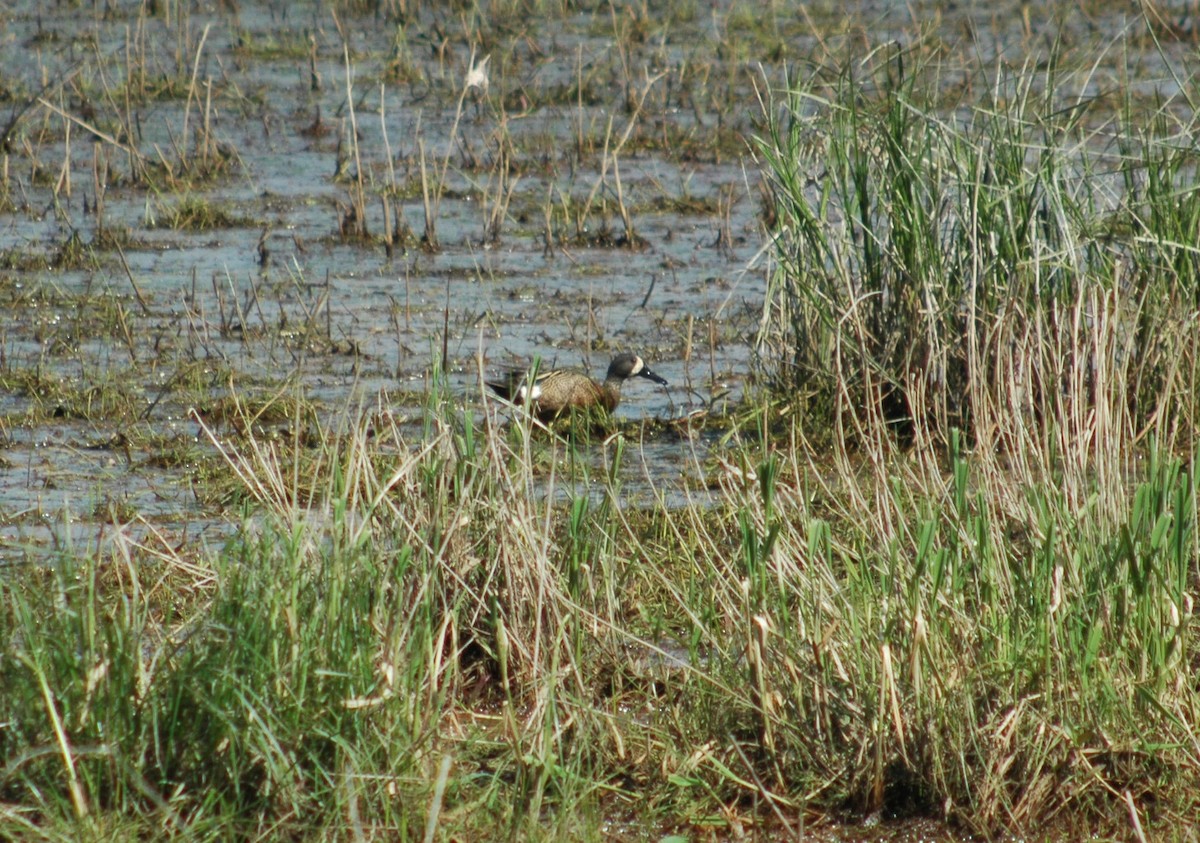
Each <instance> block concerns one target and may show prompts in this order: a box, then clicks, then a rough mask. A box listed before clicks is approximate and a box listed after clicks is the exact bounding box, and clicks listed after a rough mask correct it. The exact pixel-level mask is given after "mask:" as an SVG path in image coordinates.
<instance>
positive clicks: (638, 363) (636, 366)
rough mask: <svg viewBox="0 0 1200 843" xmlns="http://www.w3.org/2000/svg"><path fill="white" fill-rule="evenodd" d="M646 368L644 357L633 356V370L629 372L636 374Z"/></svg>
mask: <svg viewBox="0 0 1200 843" xmlns="http://www.w3.org/2000/svg"><path fill="white" fill-rule="evenodd" d="M644 368H646V364H645V363H643V362H642V358H640V357H635V358H633V371H632V372H630V373H629V374H631V375H636V374H637V373H638V372H640V371H641V370H642V369H644Z"/></svg>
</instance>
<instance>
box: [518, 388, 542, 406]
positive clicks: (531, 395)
mask: <svg viewBox="0 0 1200 843" xmlns="http://www.w3.org/2000/svg"><path fill="white" fill-rule="evenodd" d="M526 395H528V398H527V397H526ZM541 397H542V387H541V385H540V384H536V383H535V384H534V385H533V391H532V392H530V389H529V387H528V386H523V387H521V388H520V389H518V390H517V401H518V402H519V403H524V402H525V401H536V400H538V399H539V398H541Z"/></svg>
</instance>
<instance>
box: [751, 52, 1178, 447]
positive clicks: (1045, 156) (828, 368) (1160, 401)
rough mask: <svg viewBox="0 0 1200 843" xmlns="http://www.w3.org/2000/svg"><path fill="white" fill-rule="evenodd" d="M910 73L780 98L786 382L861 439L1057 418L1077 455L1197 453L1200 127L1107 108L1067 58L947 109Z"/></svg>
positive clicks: (775, 149) (769, 126) (1007, 441)
mask: <svg viewBox="0 0 1200 843" xmlns="http://www.w3.org/2000/svg"><path fill="white" fill-rule="evenodd" d="M904 67H905V65H904V63H903V61H902V60H901V59H895V60H893V61H892V62H890V63H884V66H882V67H880V66H872V67H870V68H869V69H868V70H867V72H866V74H865V75H866V78H865V79H864V78H860V77H858V76H855V75H853V74H851V73H849V72H846V73H845V74H843V75H841V76H839V77H838V78H837V79H836V80H835V81H834V82H832V83H829V84H823V83H822V82H820V80H818V79H815V78H814V79H812V80H809V81H807V82H798V83H795V84H791V83H788V84H787V85H786V90H785V92H784V95H783V98H782V100H781V101H778V102H776V101H773V100H772V101H771V102H769V103H764V107H765V112H766V114H765V116H766V126H765V131H764V133H763V136H762V137H761V138H760V139H759V140H758V143H757V151H758V153H759V155H760V157H761V159H762V160H763V162H764V164H765V166H766V170H767V178H768V182H769V185H770V188H771V197H772V200H773V204H774V206H775V210H776V212H777V225H776V227H775V230H774V232H773V234H774V236H775V242H776V246H777V248H776V250H775V255H776V258H777V260H778V264H777V270H776V271H775V272H774V274H773V278H772V281H771V285H770V291H769V301H768V305H767V307H768V312H767V314H766V318H765V319H764V327H763V331H762V335H761V336H760V346H761V348H762V349H763V351H764V352H765V353H769V357H770V359H776V360H780V361H782V362H781V364H780V365H779V366H777V367H776V368H775V370H774V372H773V375H774V377H775V379H776V382H777V384H778V385H779V386H780V387H785V388H788V389H798V390H800V391H801V392H802V393H804V394H805V395H807V396H808V398H809V401H810V406H811V407H812V408H813V409H814V411H815V412H817V413H818V414H821V415H824V416H826V417H828V418H831V419H833V420H834V421H835V422H836V424H837V428H838V430H839V432H841V433H842V434H844V435H845V436H848V437H851V438H854V439H856V440H858V441H860V442H866V441H878V440H879V438H880V435H881V434H882V435H883V438H888V433H889V432H891V433H896V432H899V433H900V434H901V438H911V437H922V436H925V437H932V438H935V439H937V440H939V441H941V442H943V443H945V442H946V437H947V436H948V435H949V431H950V430H951V429H952V428H958V429H962V430H964V431H966V432H967V433H968V435H969V436H970V437H972V438H973V439H975V440H977V441H978V442H979V444H980V445H981V446H982V447H985V448H992V447H1006V448H1021V447H1025V446H1027V445H1030V444H1044V443H1036V442H1031V440H1036V439H1037V436H1038V434H1037V433H1035V432H1034V431H1037V430H1041V429H1042V424H1041V422H1042V421H1044V420H1047V419H1055V420H1057V422H1059V423H1060V424H1061V425H1062V430H1061V435H1062V437H1063V441H1062V443H1061V444H1062V445H1063V446H1064V447H1065V448H1066V449H1067V450H1076V449H1080V448H1084V447H1086V444H1087V443H1093V444H1100V443H1102V442H1105V443H1106V442H1108V441H1109V437H1110V436H1111V435H1116V433H1115V432H1116V431H1124V432H1127V433H1129V434H1131V435H1133V436H1134V437H1135V438H1138V439H1141V438H1143V437H1144V436H1145V435H1146V434H1147V433H1148V432H1150V431H1153V432H1154V433H1155V434H1156V435H1158V436H1159V438H1160V441H1161V442H1162V443H1163V444H1164V445H1167V446H1170V447H1175V446H1181V445H1185V444H1186V443H1187V442H1189V441H1190V439H1191V437H1192V434H1193V433H1194V430H1195V426H1196V421H1197V418H1196V410H1197V404H1196V390H1195V388H1194V387H1195V377H1194V368H1195V364H1196V360H1197V355H1196V333H1195V331H1192V330H1189V326H1190V321H1191V319H1192V315H1191V314H1192V310H1193V308H1194V302H1195V300H1196V299H1195V297H1196V291H1197V289H1200V288H1198V287H1197V283H1196V272H1197V267H1198V266H1200V262H1198V261H1197V256H1196V254H1195V249H1194V248H1192V247H1191V245H1190V240H1191V239H1194V238H1192V235H1191V234H1189V233H1188V232H1194V224H1195V221H1196V219H1197V209H1198V208H1200V205H1198V204H1197V203H1198V202H1200V199H1198V198H1197V193H1196V191H1195V190H1193V189H1192V181H1193V174H1192V166H1191V163H1190V162H1191V161H1192V160H1193V159H1194V156H1195V153H1196V147H1197V141H1198V138H1200V135H1198V133H1197V125H1196V123H1195V122H1192V123H1178V122H1172V118H1171V117H1170V115H1171V114H1172V109H1171V105H1170V103H1163V104H1162V105H1161V107H1159V108H1157V109H1155V110H1153V114H1152V115H1151V117H1150V118H1149V122H1150V126H1151V128H1150V129H1149V130H1147V129H1144V128H1143V126H1144V125H1145V124H1146V122H1147V118H1145V117H1144V115H1143V114H1142V113H1141V112H1137V113H1136V114H1135V110H1134V105H1133V102H1132V100H1130V101H1128V102H1127V104H1126V106H1125V107H1124V110H1122V111H1120V112H1118V113H1116V114H1101V113H1099V112H1100V106H1093V105H1092V104H1091V103H1090V102H1089V101H1088V100H1086V99H1084V98H1082V97H1077V98H1065V97H1063V95H1062V94H1061V93H1058V94H1056V93H1055V92H1056V91H1057V92H1061V91H1063V90H1065V89H1069V88H1071V87H1072V84H1073V82H1074V80H1070V79H1066V78H1061V77H1060V75H1059V74H1058V73H1057V71H1056V70H1055V68H1054V63H1053V62H1051V63H1050V68H1051V69H1050V70H1047V71H1046V72H1045V73H1044V74H1038V73H1035V72H1033V71H1025V72H1023V73H1022V72H1017V73H1013V74H1012V75H1006V74H1004V73H1000V75H999V76H998V78H996V79H994V80H991V83H990V85H989V86H988V87H987V94H986V95H985V96H983V97H982V98H981V100H980V101H979V102H977V103H964V104H958V105H956V106H954V107H949V106H945V105H942V106H940V107H935V106H934V105H933V103H935V102H938V101H939V100H938V98H939V97H940V96H941V93H940V91H939V90H937V88H936V85H937V84H938V82H937V80H936V78H934V79H933V80H932V81H930V78H931V76H935V74H933V73H932V72H931V71H930V70H929V69H928V68H917V69H915V70H912V69H910V70H909V71H908V72H907V73H906V72H905V70H904ZM1085 82H1086V80H1079V82H1078V84H1079V87H1081V88H1082V87H1083V86H1084V84H1085ZM1097 124H1099V125H1097ZM1117 390H1120V392H1117ZM1023 443H1024V444H1023Z"/></svg>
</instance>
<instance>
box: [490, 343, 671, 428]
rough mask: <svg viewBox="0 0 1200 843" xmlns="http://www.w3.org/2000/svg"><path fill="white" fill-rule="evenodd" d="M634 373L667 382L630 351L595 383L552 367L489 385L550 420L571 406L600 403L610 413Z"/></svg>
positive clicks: (582, 407)
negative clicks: (601, 381) (530, 377)
mask: <svg viewBox="0 0 1200 843" xmlns="http://www.w3.org/2000/svg"><path fill="white" fill-rule="evenodd" d="M632 377H639V378H646V379H647V380H652V381H654V382H655V383H657V384H662V385H663V386H666V385H667V381H666V379H665V378H661V377H659V376H658V375H656V374H654V372H652V371H650V370H649V369H648V368H646V364H645V363H644V362H643V361H642V358H640V357H638V356H637V355H636V354H630V353H628V352H625V353H623V354H618V355H617V356H616V357H614V358H613V361H612V363H610V364H609V365H608V374H607V375H606V376H605V378H604V383H596V382H595V381H594V380H592V379H591V378H590V377H588V375H587V373H586V372H582V371H579V370H577V369H551V370H550V371H547V372H538V373H537V374H536V375H535V376H534V378H533V380H532V381H530V379H529V376H528V374H526V373H523V372H514V373H512V374H510V375H509V376H508V377H507V378H505V379H504V380H501V381H488V382H487V385H488V388H490V389H491V390H492V391H493V392H495V393H496V394H497V395H499V396H500V397H501V398H504V399H506V400H508V401H512V402H514V403H517V404H525V403H528V404H529V408H530V411H531V412H532V413H533V414H534V415H535V416H536V417H537V419H538V421H541V422H547V421H550V420H551V419H554V418H556V417H557V416H560V415H562V414H563V413H564V412H567V411H569V410H587V409H591V408H595V407H600V408H603V409H605V410H607V411H608V412H610V413H611V412H612V411H613V410H615V409H616V407H617V404H618V403H620V401H621V384H622V383H624V382H625V381H626V380H627V379H628V378H632ZM527 390H528V391H529V393H528V394H526V391H527Z"/></svg>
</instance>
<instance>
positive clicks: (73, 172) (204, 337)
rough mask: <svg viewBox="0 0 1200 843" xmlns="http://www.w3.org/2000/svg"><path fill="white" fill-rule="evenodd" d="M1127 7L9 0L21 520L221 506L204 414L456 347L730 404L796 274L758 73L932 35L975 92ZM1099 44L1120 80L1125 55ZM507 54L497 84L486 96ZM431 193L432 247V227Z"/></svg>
mask: <svg viewBox="0 0 1200 843" xmlns="http://www.w3.org/2000/svg"><path fill="white" fill-rule="evenodd" d="M431 5H432V6H433V7H434V8H428V7H429V6H431ZM410 7H411V8H410ZM401 12H403V14H401ZM1122 14H1124V13H1123V12H1121V11H1120V10H1109V9H1107V8H1099V9H1088V10H1082V9H1081V8H1080V7H1078V6H1069V7H1063V9H1059V10H1056V9H1054V8H1048V9H1046V10H1032V11H1031V8H1030V7H1029V6H1028V5H1020V4H1017V3H1001V4H993V6H989V7H988V8H986V9H978V8H976V7H975V5H974V4H957V5H956V4H941V3H926V4H915V5H914V4H907V3H905V4H902V3H893V2H886V0H876V2H869V3H861V4H850V7H843V6H841V5H840V4H838V5H835V4H819V3H818V4H805V5H803V6H801V5H796V7H795V8H793V7H792V4H771V5H769V7H768V8H767V10H766V11H755V10H754V8H752V7H746V6H742V5H739V4H736V3H717V4H701V5H700V6H699V7H695V6H691V5H689V4H682V3H681V4H678V8H675V7H674V6H672V5H671V4H667V5H666V6H665V7H664V8H662V9H657V8H656V9H654V10H652V11H650V12H647V11H645V8H644V7H642V6H638V7H636V8H624V7H621V6H620V5H619V4H618V5H617V6H610V5H608V4H597V5H596V6H595V7H593V6H591V5H589V4H583V5H582V7H570V8H568V9H567V10H566V11H563V10H562V9H561V8H558V7H555V8H553V9H551V8H549V4H547V10H546V14H545V15H544V17H542V16H528V15H524V16H509V17H506V16H505V15H503V14H502V13H500V12H494V13H493V17H491V18H488V17H487V16H486V15H484V16H483V19H480V18H478V17H476V14H475V12H474V7H470V8H466V9H459V8H458V7H457V6H455V5H454V4H450V5H448V6H446V7H445V8H442V6H441V4H401V3H385V2H381V3H343V4H338V8H337V14H336V15H335V13H334V11H333V9H332V8H331V7H330V6H329V5H328V4H325V3H305V2H299V3H282V2H266V3H252V2H242V3H224V2H222V3H197V4H192V3H172V2H160V3H145V4H141V3H134V2H115V3H111V2H110V3H82V4H70V3H59V4H53V5H51V6H46V5H45V4H41V3H34V2H14V3H9V4H7V5H6V7H5V9H4V11H3V18H2V19H0V51H2V53H3V55H4V58H5V62H4V67H5V74H4V76H3V77H2V78H0V118H2V119H0V124H8V125H9V126H10V131H9V134H8V137H7V139H6V141H7V148H8V152H7V155H6V157H5V159H4V181H3V194H2V196H0V200H2V201H0V302H3V304H4V307H3V308H0V358H2V359H0V373H3V374H4V376H5V377H6V378H7V380H6V383H7V384H8V387H9V388H8V389H6V390H5V391H4V392H3V393H2V394H0V419H2V427H0V436H2V437H3V445H4V450H3V454H2V456H0V459H3V460H4V464H5V465H4V470H3V471H2V472H0V541H4V542H7V543H8V546H9V547H10V548H26V547H30V546H38V545H41V544H45V543H46V542H47V541H48V540H49V532H48V525H53V524H55V523H59V524H64V525H65V524H68V523H69V524H72V525H79V530H80V532H81V535H80V540H84V541H86V540H89V537H94V536H96V535H97V534H98V532H99V531H98V529H97V528H96V525H97V524H103V523H105V521H106V520H111V521H115V522H117V523H123V522H125V521H127V520H128V519H129V517H131V516H132V515H140V516H142V517H143V518H146V519H150V520H153V521H155V522H157V523H160V524H164V525H167V526H169V527H170V528H171V529H175V530H182V529H184V528H185V527H187V526H189V525H191V526H190V529H192V530H193V531H195V530H197V529H200V530H203V529H204V528H205V527H206V526H207V525H209V524H212V523H218V522H219V520H220V519H219V518H218V519H215V520H210V519H214V516H216V515H218V514H219V506H216V505H214V504H213V503H212V502H210V501H204V500H203V496H202V495H198V494H197V493H196V492H195V489H194V488H193V484H192V479H193V478H192V475H191V474H190V473H189V472H190V471H191V470H192V469H193V468H194V466H192V465H190V464H189V463H188V459H187V455H186V453H185V454H184V455H183V456H182V457H180V458H179V460H181V461H179V460H177V461H172V460H168V459H164V458H163V457H162V453H161V452H162V451H164V450H170V449H179V450H181V451H186V448H187V447H189V446H190V447H203V439H202V438H201V437H200V436H199V429H198V425H197V424H196V423H195V422H194V421H193V420H192V419H191V417H190V413H191V411H192V410H193V409H205V408H206V407H209V406H211V405H212V404H214V403H216V402H219V400H220V398H221V396H223V395H225V394H226V393H227V392H228V391H229V390H230V387H231V385H232V386H233V388H234V389H235V390H236V391H237V392H238V394H239V395H242V396H254V395H264V394H265V395H269V394H274V392H275V391H276V390H277V389H278V387H279V385H280V384H281V383H284V382H287V383H291V384H293V385H297V384H298V385H299V388H300V389H302V391H303V393H304V395H305V396H306V397H307V398H309V399H312V400H316V401H318V402H319V403H320V404H321V405H322V407H323V408H324V410H323V412H325V413H326V414H328V415H329V416H332V415H334V414H336V413H337V412H338V411H340V410H341V409H342V408H344V407H346V406H357V405H359V404H365V405H368V406H370V405H374V404H375V403H376V402H379V401H383V402H385V403H389V404H392V405H394V406H396V407H397V408H399V409H400V410H401V411H404V410H406V409H407V410H412V411H415V410H416V409H417V408H418V407H419V404H420V400H421V395H422V393H423V392H424V391H425V390H426V389H427V386H428V383H429V378H430V371H431V367H432V366H433V365H434V361H435V359H436V358H437V357H439V356H440V355H441V353H442V349H443V348H444V349H445V354H446V358H447V359H446V361H445V363H446V368H447V370H448V372H449V379H450V383H451V385H452V388H453V389H454V390H456V391H457V392H459V393H461V394H462V395H463V396H464V397H465V398H466V399H467V400H468V401H472V402H478V401H479V396H480V393H481V390H480V387H479V380H480V375H481V374H483V375H490V374H495V373H497V372H499V371H500V370H502V369H504V368H507V367H510V366H518V365H523V364H526V363H528V362H529V361H530V360H531V359H533V358H534V357H535V356H537V357H540V358H541V361H542V366H543V367H546V366H559V365H571V366H586V367H588V368H589V369H590V370H591V371H592V372H593V374H596V375H599V374H601V373H602V372H603V370H604V368H605V367H606V365H607V361H608V360H609V358H610V357H611V355H612V354H613V353H614V351H616V350H622V349H631V350H636V351H638V352H639V353H641V354H642V355H643V356H644V357H645V358H646V359H647V360H648V361H649V362H650V364H651V365H652V366H653V368H654V369H655V370H656V371H657V372H659V373H660V374H661V375H663V376H664V377H666V378H667V379H668V380H669V381H670V387H669V388H666V389H663V388H660V387H657V386H654V385H652V384H650V383H648V382H641V381H637V382H634V383H632V384H630V385H629V387H628V389H627V391H626V395H625V403H623V405H622V406H621V407H620V408H619V410H618V416H619V417H620V418H621V419H623V420H627V421H635V420H637V419H642V418H651V419H673V418H678V417H681V416H684V415H686V414H688V413H690V412H693V411H695V410H697V409H700V408H709V407H712V408H713V409H715V410H718V411H719V410H720V409H721V407H722V406H724V404H725V402H729V401H736V400H738V399H739V397H740V396H741V395H742V394H743V392H744V389H745V387H746V384H747V377H748V376H749V375H750V373H751V371H752V363H753V360H752V355H751V348H752V340H753V336H754V333H755V331H756V329H757V326H758V324H759V321H760V318H761V314H762V308H763V298H764V293H765V286H766V282H765V278H766V272H767V269H768V268H767V267H766V266H765V260H764V259H763V258H762V254H763V252H764V250H765V248H766V238H765V236H764V234H763V226H762V224H761V220H760V211H761V198H760V197H761V193H760V188H759V181H760V179H759V175H758V172H757V168H756V165H755V163H754V161H753V159H752V157H751V155H750V154H749V138H750V137H751V135H752V134H753V131H754V128H755V125H756V121H757V119H758V117H759V115H760V113H761V111H760V108H759V105H758V104H757V100H756V93H755V91H756V86H759V87H761V86H762V84H763V81H764V79H769V80H773V81H776V82H777V81H778V80H779V79H780V78H781V76H782V72H781V68H782V66H783V65H784V63H785V62H786V63H793V67H796V66H799V67H802V68H803V67H810V65H809V64H808V63H807V62H808V61H809V60H810V59H811V60H813V61H816V62H819V60H820V58H821V56H822V55H825V53H824V52H823V51H825V50H837V49H841V48H843V47H846V46H850V47H853V45H855V44H858V43H860V42H861V45H862V51H863V53H864V54H865V53H866V51H868V50H869V49H870V48H872V47H873V46H876V45H878V44H881V43H885V42H887V41H888V40H889V39H897V40H899V41H901V42H904V43H912V42H913V41H914V40H915V39H916V38H917V37H918V34H919V35H920V37H925V38H930V37H936V38H941V39H942V40H943V41H944V43H945V44H946V45H947V48H946V51H945V56H944V60H945V62H946V64H947V68H948V70H947V75H946V78H947V84H950V85H954V84H958V83H959V81H961V80H960V75H956V74H959V73H960V72H961V75H962V76H965V75H966V73H967V72H968V69H969V68H971V67H976V68H977V67H979V66H981V65H989V66H990V65H992V64H995V63H998V62H1010V63H1013V64H1014V65H1018V64H1020V63H1021V62H1022V61H1024V60H1025V59H1026V58H1027V57H1029V56H1036V55H1038V54H1040V53H1041V52H1044V50H1045V49H1046V45H1047V44H1048V43H1049V41H1050V40H1053V38H1054V37H1057V36H1060V35H1064V36H1069V37H1070V38H1071V39H1074V40H1073V42H1072V43H1073V45H1074V46H1075V47H1076V48H1077V49H1078V48H1080V45H1083V47H1082V48H1083V49H1086V44H1088V43H1094V44H1097V45H1099V46H1103V45H1104V44H1106V43H1108V42H1109V41H1111V39H1113V38H1116V37H1119V36H1121V33H1123V32H1125V31H1126V27H1127V25H1128V21H1125V19H1124V18H1122V17H1121V15H1122ZM1186 46H1187V45H1186V43H1184V42H1183V41H1182V40H1181V41H1178V42H1177V41H1174V40H1171V41H1167V42H1166V45H1165V47H1164V49H1165V50H1166V51H1177V50H1182V49H1186ZM1096 55H1097V56H1098V57H1100V61H1099V63H1098V64H1097V71H1096V73H1095V74H1094V75H1093V76H1092V77H1090V78H1091V79H1092V82H1091V83H1090V84H1091V85H1092V86H1093V87H1097V90H1099V89H1103V88H1104V87H1105V85H1106V83H1107V80H1111V79H1112V78H1113V77H1114V74H1113V72H1111V71H1110V70H1109V69H1108V68H1109V64H1110V63H1111V62H1112V61H1115V60H1117V59H1118V58H1120V56H1125V58H1124V59H1122V60H1124V61H1128V60H1129V59H1128V54H1127V53H1122V51H1118V50H1106V51H1105V50H1100V49H1099V47H1098V48H1097V52H1096ZM1141 55H1143V56H1144V58H1142V59H1135V69H1138V70H1140V72H1141V77H1140V80H1134V81H1137V83H1138V84H1139V85H1141V86H1142V88H1143V89H1145V90H1147V91H1158V90H1162V86H1163V85H1170V84H1171V79H1170V76H1169V74H1166V73H1165V72H1164V71H1163V70H1162V65H1161V58H1157V57H1160V56H1161V54H1160V53H1159V52H1157V50H1149V49H1147V50H1145V51H1143V53H1142V54H1141ZM485 56H487V57H489V61H488V64H487V65H486V76H487V81H488V85H487V87H486V89H482V88H480V87H474V88H471V89H468V88H467V86H466V82H467V79H468V76H469V74H470V71H471V67H472V58H473V57H474V59H475V61H476V62H479V61H480V60H481V59H482V58H483V57H485ZM347 59H348V61H347ZM796 63H798V65H797V64H796ZM476 78H482V77H481V76H480V75H479V74H477V76H476ZM1081 93H1086V92H1081ZM423 176H424V178H423ZM443 176H444V178H443ZM439 183H440V185H441V188H440V191H439V188H438V184H439ZM427 194H432V196H433V198H432V199H431V200H430V201H431V204H435V205H436V212H435V214H434V219H435V228H436V230H435V234H436V240H437V244H438V248H437V249H427V248H424V247H423V245H422V243H421V238H422V235H423V234H424V233H425V232H426V222H425V207H426V200H425V196H426V195H427ZM439 195H440V198H438V197H439ZM358 196H361V197H362V198H363V199H362V204H361V207H359V208H358V209H357V211H354V210H352V209H354V208H355V204H356V198H357V197H358ZM385 198H386V202H385ZM622 208H624V210H625V211H626V212H627V214H628V217H629V219H630V221H631V224H632V227H633V232H634V234H635V235H636V236H635V237H633V238H630V237H629V232H628V231H626V228H625V223H624V220H623V217H622V213H621V210H622ZM183 211H188V213H183ZM494 219H498V220H499V223H498V225H497V224H489V221H490V220H494ZM356 222H361V224H362V226H363V228H364V230H365V235H364V234H363V233H362V231H359V232H357V233H356V232H355V228H356ZM389 231H394V232H395V233H396V236H395V237H394V238H392V242H391V243H390V244H389V243H387V242H385V240H386V238H385V234H386V233H387V232H389ZM631 240H632V242H630V241H631ZM293 388H296V387H294V386H293ZM114 391H115V392H116V393H118V394H119V396H120V397H121V398H122V399H123V400H116V399H106V398H105V396H106V395H108V394H109V393H112V392H114ZM477 406H478V404H477ZM121 442H123V443H124V444H115V443H121ZM708 444H709V443H708V442H707V441H706V440H705V439H703V438H700V439H689V438H688V437H658V438H657V439H654V440H653V441H651V442H649V443H647V444H646V445H645V447H644V448H642V449H641V451H640V454H639V457H640V458H639V459H631V460H628V463H629V468H628V470H629V473H630V478H629V479H630V481H631V484H637V483H643V482H644V483H645V484H646V485H647V486H648V487H655V486H657V487H658V488H660V489H661V488H663V487H666V488H667V489H668V490H669V493H670V494H671V495H674V496H675V499H677V500H681V501H686V500H692V499H695V496H700V495H702V494H703V493H702V492H701V491H699V490H700V488H701V486H702V483H701V482H700V481H701V479H702V478H701V476H700V475H701V474H702V469H701V465H702V463H703V461H704V458H705V453H704V452H705V448H706V447H707V446H708ZM681 477H682V480H680V478H681ZM71 529H73V527H72V528H71ZM68 532H69V529H68ZM21 552H22V553H23V552H24V551H23V550H22V551H21ZM13 553H14V551H11V550H10V551H9V558H11V557H12V556H13Z"/></svg>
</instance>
